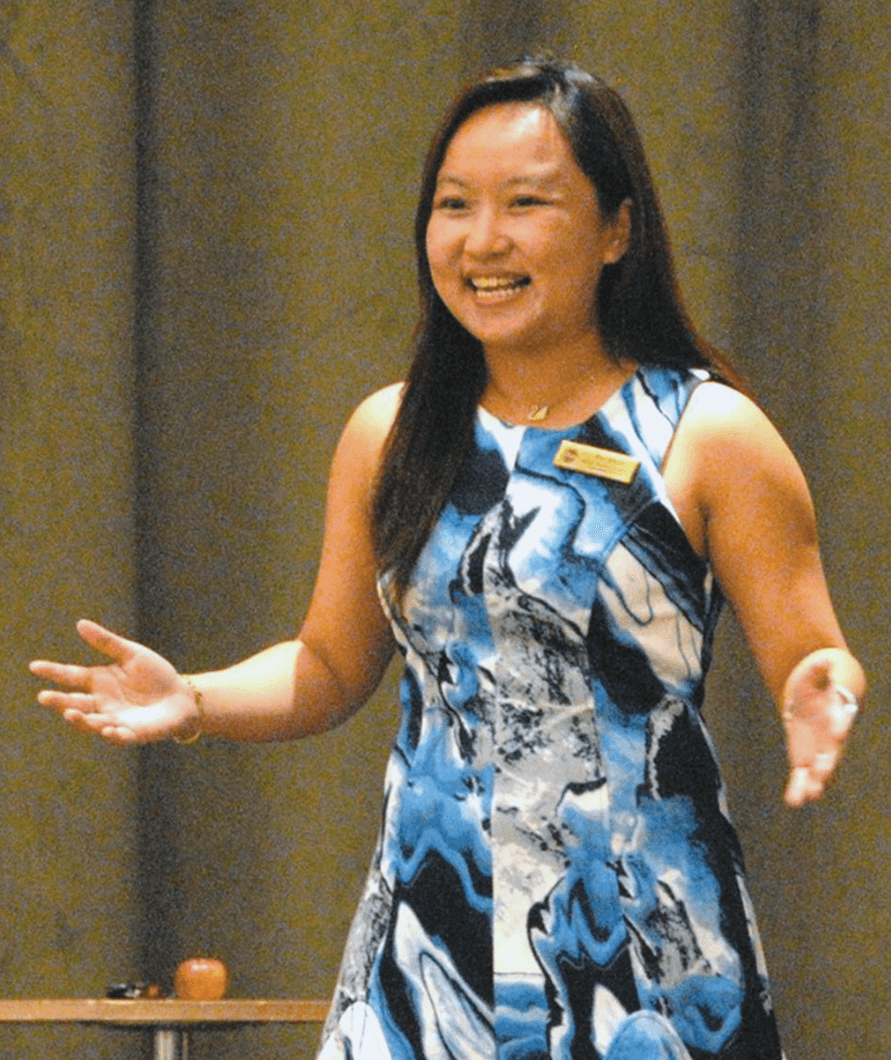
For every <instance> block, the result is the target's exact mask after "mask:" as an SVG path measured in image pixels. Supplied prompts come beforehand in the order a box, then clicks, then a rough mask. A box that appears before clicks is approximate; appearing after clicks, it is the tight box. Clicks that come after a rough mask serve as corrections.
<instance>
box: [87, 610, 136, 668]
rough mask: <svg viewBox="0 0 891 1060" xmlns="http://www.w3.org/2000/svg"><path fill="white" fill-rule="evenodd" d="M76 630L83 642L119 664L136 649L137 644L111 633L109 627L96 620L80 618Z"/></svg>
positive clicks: (129, 657) (130, 656) (132, 654)
mask: <svg viewBox="0 0 891 1060" xmlns="http://www.w3.org/2000/svg"><path fill="white" fill-rule="evenodd" d="M77 632H78V633H79V634H80V637H81V639H82V640H83V641H84V643H86V644H89V646H90V647H91V648H95V649H96V651H100V652H102V654H103V655H107V656H108V657H109V658H111V659H114V661H115V662H116V663H119V664H120V665H121V666H123V665H124V663H126V662H128V661H129V660H130V659H132V658H133V656H134V655H135V654H136V651H137V649H138V645H137V644H134V643H133V641H131V640H126V639H125V638H124V637H120V636H118V634H117V633H112V631H111V630H110V629H106V628H105V627H104V626H100V625H99V623H98V622H91V621H90V619H88V618H82V619H81V620H80V621H79V622H78V623H77Z"/></svg>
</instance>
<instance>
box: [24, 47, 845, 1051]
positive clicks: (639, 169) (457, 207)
mask: <svg viewBox="0 0 891 1060" xmlns="http://www.w3.org/2000/svg"><path fill="white" fill-rule="evenodd" d="M416 231H417V242H418V261H419V277H420V285H421V292H422V298H423V306H424V314H423V320H422V326H421V328H420V330H419V337H418V348H417V354H416V358H415V361H414V363H413V365H412V368H411V371H410V374H409V377H408V380H407V381H406V383H405V384H404V385H398V386H393V387H389V388H387V389H385V390H383V391H380V392H379V393H377V394H375V395H373V396H372V397H370V398H368V399H367V400H366V401H365V402H364V403H363V404H362V405H361V406H360V407H359V409H358V410H357V411H356V412H355V413H354V415H353V417H352V418H351V420H350V422H349V423H348V425H347V427H346V429H345V431H344V434H343V437H342V439H341V442H340V444H339V446H338V450H337V453H336V456H335V459H334V464H333V467H332V473H331V482H330V489H329V502H328V518H327V523H326V530H325V540H324V547H323V553H322V559H321V566H320V571H319V576H318V581H317V585H316V588H315V592H314V595H313V599H312V603H311V605H310V610H309V613H308V616H307V619H306V622H305V624H304V626H303V629H302V630H301V632H300V635H299V637H298V638H297V639H296V640H294V641H290V642H287V643H284V644H279V645H276V646H274V647H272V648H269V649H267V650H266V651H264V652H261V653H260V654H259V655H257V656H254V657H252V658H251V659H248V660H246V661H244V662H242V663H240V664H238V665H236V666H234V667H232V668H230V669H227V670H224V671H219V672H215V673H206V674H201V675H198V676H195V677H192V678H189V679H186V678H183V677H180V676H179V675H178V674H177V673H176V672H175V670H174V669H173V667H172V666H170V665H169V664H168V663H166V662H165V661H164V660H163V659H161V658H160V657H158V656H157V655H155V654H154V653H152V652H150V651H149V650H148V649H146V648H143V647H141V646H139V645H136V644H133V643H132V642H129V641H126V640H123V639H121V638H120V637H117V636H116V635H114V634H112V633H110V632H109V631H107V630H103V629H102V628H100V627H98V626H96V625H94V624H92V623H89V622H82V623H80V624H79V627H78V628H79V631H80V633H81V635H82V637H83V638H84V639H85V640H86V641H87V643H89V644H91V645H92V646H93V647H95V648H98V649H99V650H100V651H102V652H104V653H105V654H107V655H108V656H109V657H110V658H111V660H112V662H111V664H110V665H108V666H100V667H91V668H84V667H79V666H65V665H60V664H54V663H49V662H38V663H34V664H32V669H33V671H34V672H35V673H36V674H38V675H39V676H41V677H43V678H45V679H48V680H51V681H54V682H56V683H57V684H59V685H61V686H62V690H61V691H50V690H45V691H42V692H41V693H40V696H39V698H40V701H41V702H42V703H44V704H45V705H47V706H50V707H52V708H54V709H56V710H57V711H59V712H60V713H61V714H62V715H63V716H64V717H65V719H66V720H67V721H68V722H70V723H71V724H72V725H73V726H74V727H75V728H77V729H79V730H82V731H84V732H94V733H99V734H101V735H102V736H104V737H105V738H106V739H107V740H108V741H109V742H111V743H115V744H131V743H138V742H144V741H147V740H152V739H159V738H163V737H170V736H173V737H175V738H179V739H189V738H194V737H195V736H197V735H198V734H201V733H204V734H208V735H218V736H227V737H231V738H236V739H242V740H274V739H289V738H293V737H298V736H302V735H305V734H307V733H311V732H319V731H322V730H324V729H327V728H330V727H331V726H333V725H336V724H337V723H339V722H340V721H342V720H343V719H344V718H346V717H347V716H349V715H350V714H351V713H352V712H354V711H355V710H357V709H358V708H359V707H360V706H361V705H362V704H363V703H364V702H365V700H366V699H367V697H368V696H369V694H370V693H371V691H372V690H373V689H374V687H375V686H376V685H377V683H378V681H379V679H380V677H381V675H382V673H383V671H384V669H385V667H386V665H387V663H388V661H389V659H390V657H391V654H392V651H393V647H394V645H395V646H398V648H399V650H400V652H401V653H402V655H403V656H404V660H405V666H406V670H405V676H404V679H403V684H402V690H401V698H402V705H403V719H402V724H401V727H400V730H399V733H398V735H397V738H396V742H395V745H394V749H393V753H392V756H391V759H390V764H389V767H388V771H387V778H386V797H385V814H384V824H383V828H382V833H381V837H380V842H379V846H378V849H377V853H376V855H375V858H374V861H373V864H372V868H371V872H370V874H369V878H368V882H367V884H366V889H365V893H364V895H363V898H362V902H361V905H360V908H359V911H358V913H357V916H356V919H355V921H354V924H353V928H352V931H351V934H350V939H349V941H348V943H347V951H346V954H345V957H344V962H343V966H342V970H341V977H340V981H339V984H338V989H337V993H336V996H335V1001H334V1004H333V1006H332V1011H331V1016H330V1017H329V1021H328V1025H327V1027H326V1029H325V1033H324V1036H323V1046H322V1052H321V1057H323V1058H324V1060H331V1058H335V1057H337V1058H346V1057H353V1058H357V1060H360V1058H373V1060H385V1058H392V1060H419V1058H426V1060H434V1058H436V1060H439V1058H445V1057H455V1058H462V1060H471V1058H479V1060H482V1058H494V1057H496V1056H498V1057H501V1058H508V1057H509V1058H510V1060H521V1058H522V1060H531V1058H543V1057H553V1058H561V1060H563V1058H565V1060H569V1058H570V1057H572V1058H575V1057H586V1058H588V1057H590V1058H594V1057H607V1058H609V1060H620V1058H631V1057H633V1058H634V1060H647V1058H656V1057H675V1058H687V1060H688V1058H691V1057H692V1058H694V1060H699V1058H703V1057H723V1058H731V1057H732V1058H733V1060H741V1058H750V1060H756V1058H757V1060H770V1058H779V1057H780V1056H781V1052H780V1047H779V1043H778V1040H777V1034H776V1028H775V1024H774V1020H773V1015H772V1010H771V1005H770V1000H769V995H768V992H767V980H766V973H765V970H764V966H763V960H762V957H761V952H760V947H759V943H758V938H757V932H756V929H755V925H754V919H753V916H752V912H751V906H750V903H749V899H748V895H747V892H746V888H745V882H744V870H743V864H742V856H741V853H740V850H739V846H738V843H737V840H736V837H735V834H734V832H733V829H732V826H731V824H730V822H729V820H728V817H727V812H726V806H725V800H724V793H723V788H722V785H721V781H720V778H719V774H718V770H717V766H716V763H715V760H714V756H713V753H712V750H711V744H710V741H709V738H708V735H707V733H706V731H705V729H704V726H703V723H702V720H701V717H700V713H699V710H700V706H701V703H702V697H703V682H704V678H705V673H706V670H707V668H708V662H709V654H710V645H711V639H712V632H713V629H714V625H715V621H716V619H717V615H718V611H719V609H720V605H721V602H722V599H723V597H725V596H726V597H727V598H728V599H729V600H730V602H731V604H732V605H733V607H734V609H735V611H736V612H737V614H738V616H739V619H740V621H741V623H742V625H743V627H744V629H745V631H746V634H747V637H748V639H749V642H750V644H751V647H752V650H753V652H754V654H755V657H756V659H757V662H758V664H759V666H760V669H761V672H762V673H763V675H764V679H765V681H766V683H767V685H768V687H769V689H770V691H771V693H772V694H773V696H774V698H775V700H776V702H777V704H778V705H779V707H780V709H781V711H782V712H783V717H784V719H785V724H786V733H787V738H788V744H789V755H790V760H791V766H792V769H791V775H790V781H789V786H788V789H787V793H786V798H787V801H788V802H789V803H790V804H791V805H800V804H801V803H803V802H805V801H807V800H809V799H814V798H817V797H819V796H820V794H821V793H822V791H823V789H824V787H825V785H826V783H827V781H828V780H829V778H830V776H831V774H832V772H833V769H834V767H835V764H836V762H837V759H838V756H839V754H840V751H841V748H842V744H843V742H844V739H845V737H846V735H847V732H848V729H849V727H850V723H851V721H852V718H853V716H854V713H855V712H856V704H857V700H858V699H859V698H860V697H862V695H863V693H864V690H865V681H864V677H863V673H862V671H861V669H860V666H859V665H858V663H857V662H856V660H855V659H854V658H853V657H852V656H851V655H850V654H849V652H848V651H847V649H846V647H845V643H844V640H843V638H842V635H841V632H840V630H839V628H838V624H837V622H836V619H835V616H834V613H833V609H832V605H831V602H830V600H829V595H828V592H827V589H826V584H825V580H824V577H823V573H822V569H821V564H820V559H819V555H818V551H817V543H816V530H815V522H814V516H813V511H812V507H811V503H810V500H809V497H808V492H807V488H806V485H805V483H804V480H803V478H802V475H801V472H800V470H799V468H798V466H797V464H796V463H795V460H794V458H793V457H792V455H791V454H790V453H789V451H788V449H787V448H786V446H785V444H784V443H783V442H782V440H781V439H780V438H779V437H778V435H777V433H776V431H775V430H774V429H773V427H772V426H771V425H770V423H769V422H768V421H767V419H766V418H765V417H764V415H763V414H762V413H761V412H760V411H759V409H758V408H757V406H756V405H755V404H754V403H753V402H752V401H751V400H750V399H749V398H748V397H746V396H745V394H744V393H743V392H742V390H741V389H740V387H739V386H738V385H736V386H734V385H733V384H734V381H735V376H734V375H733V372H732V370H731V369H730V368H729V366H728V365H726V364H725V363H724V362H723V361H722V360H721V359H720V358H719V357H718V355H717V354H716V353H715V352H714V351H712V350H711V348H710V347H708V346H707V345H706V344H705V343H703V342H702V341H701V340H700V339H699V338H698V337H697V336H696V335H695V333H694V332H693V330H692V328H691V326H690V324H689V322H688V320H687V318H686V316H685V314H684V311H683V308H682V305H681V302H680V298H679V295H678V293H677V291H676V288H675V283H674V279H673V274H672V268H671V261H670V255H669V252H668V245H667V238H666V235H665V232H664V226H663V222H662V218H661V214H660V210H659V206H658V201H657V199H656V196H655V192H654V190H653V188H652V183H651V180H650V176H649V172H648V170H647V166H646V161H645V158H644V154H643V150H642V147H641V144H640V141H639V138H638V135H637V133H636V131H635V129H634V125H633V123H632V121H631V118H630V116H629V115H628V113H627V111H626V110H625V108H624V106H623V104H622V103H621V101H620V100H619V99H618V97H617V96H616V95H615V94H614V93H613V92H612V91H611V90H609V89H608V88H607V87H606V86H604V85H602V84H601V83H600V82H598V81H596V80H595V79H593V78H591V77H590V76H588V75H587V74H585V73H583V72H582V71H579V70H578V69H576V68H574V67H571V66H566V65H563V64H559V63H555V62H542V63H535V62H526V63H522V64H519V65H518V66H515V67H511V68H509V69H504V70H500V71H496V72H495V73H494V74H491V75H488V76H486V77H483V78H481V79H480V80H479V81H477V82H475V83H474V84H473V85H471V86H470V87H469V88H468V89H467V90H465V92H464V93H462V94H461V96H460V97H459V98H458V100H457V101H456V103H455V105H454V106H453V108H452V110H451V111H450V113H449V114H448V115H447V117H446V119H445V122H444V123H443V125H442V127H441V129H440V131H439V133H438V134H437V136H436V138H435V139H434V142H433V146H432V149H431V152H430V156H429V159H428V164H427V168H426V171H425V176H424V180H423V186H422V191H421V198H420V205H419V209H418V215H417V228H416ZM369 483H370V484H371V485H368V484H369Z"/></svg>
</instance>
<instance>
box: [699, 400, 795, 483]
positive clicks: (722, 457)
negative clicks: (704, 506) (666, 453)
mask: <svg viewBox="0 0 891 1060" xmlns="http://www.w3.org/2000/svg"><path fill="white" fill-rule="evenodd" d="M678 433H679V438H678V440H679V441H680V442H681V443H682V445H683V446H684V448H685V449H686V451H687V452H686V455H687V457H688V458H692V459H693V460H695V462H696V463H697V464H698V465H699V466H700V468H702V469H703V470H705V471H707V472H710V473H711V474H714V475H715V476H716V477H717V478H718V479H724V478H726V479H732V478H733V477H734V476H735V475H737V474H749V473H752V472H755V473H771V472H772V473H774V474H791V475H793V476H796V477H797V475H798V474H800V471H799V469H798V463H797V461H796V460H795V457H794V456H793V455H792V452H791V450H790V449H789V447H788V445H787V444H786V442H785V441H784V440H783V438H782V436H781V435H780V433H779V431H778V430H777V429H776V427H775V426H774V425H773V423H772V422H771V421H770V419H769V418H768V416H767V415H766V414H765V413H764V412H763V411H762V409H760V408H759V407H758V405H756V404H755V402H754V401H752V400H751V398H748V397H746V395H745V394H742V393H740V392H739V391H738V390H734V389H733V388H732V387H729V386H726V385H725V384H724V383H716V382H708V383H703V384H702V385H701V386H698V387H697V388H696V390H695V391H694V392H693V394H692V395H691V397H690V403H689V405H688V407H687V409H686V411H685V413H684V416H683V419H682V420H681V426H680V429H679V432H678Z"/></svg>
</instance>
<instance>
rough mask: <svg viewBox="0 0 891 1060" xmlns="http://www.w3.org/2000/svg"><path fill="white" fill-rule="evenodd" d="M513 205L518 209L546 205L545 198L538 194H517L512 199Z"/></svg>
mask: <svg viewBox="0 0 891 1060" xmlns="http://www.w3.org/2000/svg"><path fill="white" fill-rule="evenodd" d="M513 205H514V206H515V207H517V208H518V209H521V210H525V209H528V208H529V207H530V206H547V200H546V199H543V198H542V197H541V196H540V195H518V196H517V197H516V198H515V199H514V201H513Z"/></svg>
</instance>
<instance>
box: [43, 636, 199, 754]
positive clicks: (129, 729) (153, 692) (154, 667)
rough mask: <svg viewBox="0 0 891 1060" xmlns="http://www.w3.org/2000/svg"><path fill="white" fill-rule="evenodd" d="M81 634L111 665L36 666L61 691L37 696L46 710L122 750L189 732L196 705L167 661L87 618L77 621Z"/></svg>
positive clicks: (45, 662) (59, 664)
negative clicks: (124, 747)
mask: <svg viewBox="0 0 891 1060" xmlns="http://www.w3.org/2000/svg"><path fill="white" fill-rule="evenodd" d="M77 631H78V633H79V634H80V636H81V637H82V638H83V640H84V641H85V642H86V643H87V644H89V645H90V647H92V648H95V649H96V650H97V651H100V652H102V654H104V655H106V656H108V657H109V659H110V660H111V661H110V662H108V663H106V664H104V665H99V666H78V665H73V664H67V663H56V662H49V661H47V660H37V661H35V662H32V663H31V672H32V673H33V674H35V675H36V676H37V677H40V678H42V679H43V680H46V681H51V682H52V683H53V684H55V685H58V686H59V688H58V689H44V690H42V691H41V692H40V693H39V694H38V697H37V698H38V701H39V702H40V703H41V704H42V705H43V706H46V707H50V708H51V709H52V710H55V711H56V712H57V713H58V714H61V716H62V717H63V718H64V719H65V721H67V722H68V723H69V724H70V725H72V726H73V727H74V728H75V729H77V730H78V731H80V732H86V733H96V734H99V735H101V736H103V737H104V738H105V739H106V740H108V741H109V742H110V743H114V744H119V745H128V744H139V743H148V742H149V741H151V740H158V739H162V738H164V737H170V736H178V735H181V734H183V733H184V732H185V731H187V730H188V729H189V727H190V725H191V724H192V719H193V717H194V711H195V704H194V700H193V698H192V695H191V693H190V692H189V689H188V687H187V686H186V685H185V683H184V682H183V681H182V679H181V678H180V676H179V675H178V674H177V672H176V670H175V669H174V667H173V666H171V664H170V663H169V662H167V660H166V659H164V658H163V657H162V656H160V655H158V654H157V653H156V652H153V651H152V650H151V649H150V648H146V647H144V646H143V645H141V644H137V643H136V642H135V641H130V640H125V639H124V638H123V637H119V636H118V635H117V634H115V633H112V632H111V631H110V630H107V629H105V628H103V627H102V626H100V625H97V624H96V623H95V622H90V621H88V620H86V619H83V620H82V621H80V622H78V624H77Z"/></svg>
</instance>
